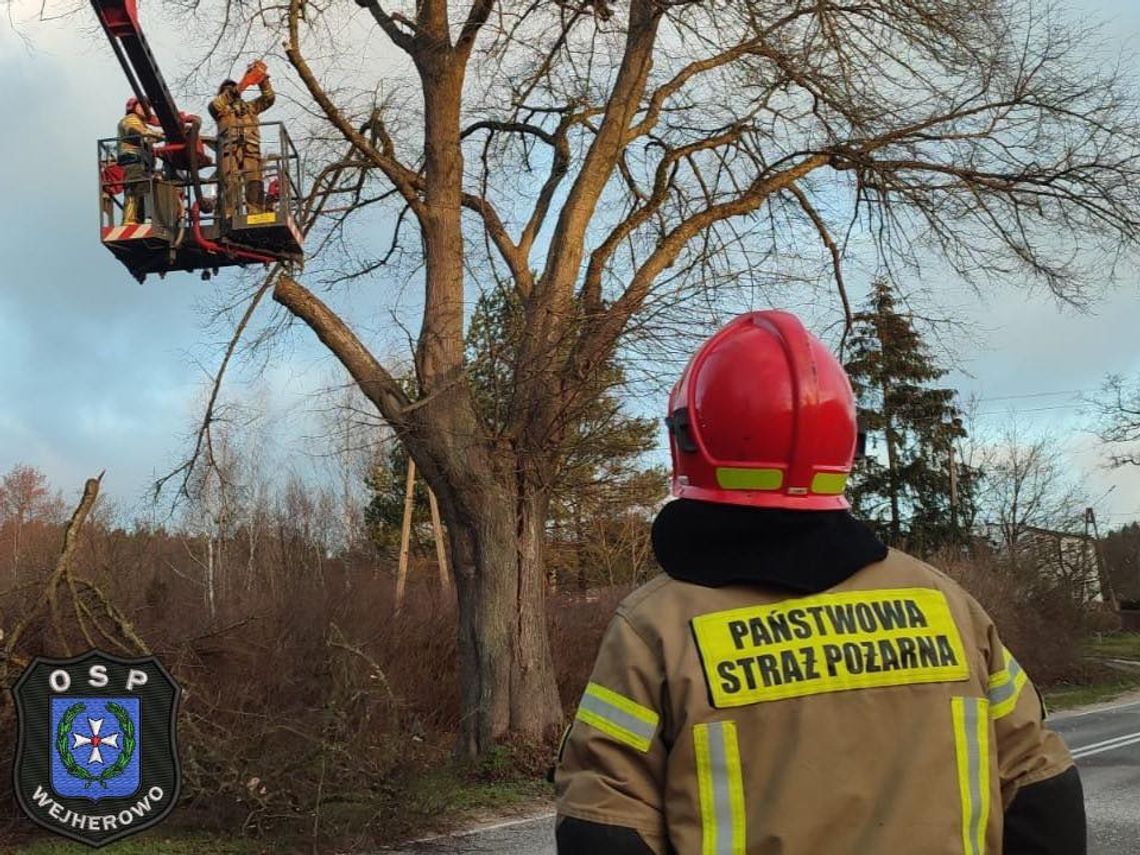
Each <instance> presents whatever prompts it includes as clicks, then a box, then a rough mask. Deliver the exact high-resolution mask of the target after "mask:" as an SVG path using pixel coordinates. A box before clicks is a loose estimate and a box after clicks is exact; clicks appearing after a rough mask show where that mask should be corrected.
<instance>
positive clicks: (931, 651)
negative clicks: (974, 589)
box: [692, 588, 969, 709]
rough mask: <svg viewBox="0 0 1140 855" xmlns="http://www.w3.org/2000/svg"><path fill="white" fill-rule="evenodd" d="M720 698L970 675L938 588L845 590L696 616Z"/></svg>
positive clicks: (759, 698) (750, 698)
mask: <svg viewBox="0 0 1140 855" xmlns="http://www.w3.org/2000/svg"><path fill="white" fill-rule="evenodd" d="M692 626H693V634H694V636H695V637H696V640H697V647H698V648H699V650H700V655H701V661H702V664H703V666H704V671H705V679H706V680H707V681H708V686H709V693H710V695H711V696H712V701H713V706H714V707H716V708H718V709H723V708H725V707H740V706H745V705H747V704H755V703H762V702H764V701H778V700H781V699H784V698H795V697H801V696H804V695H816V694H822V693H824V692H843V691H847V690H850V689H869V688H874V687H880V686H902V685H907V684H910V683H950V682H958V681H961V680H965V679H966V678H967V676H968V675H969V667H968V665H967V662H966V655H965V652H964V650H963V648H962V638H961V636H960V635H959V634H958V628H957V626H956V625H955V623H954V618H953V617H952V616H951V614H950V606H949V604H948V603H947V602H946V597H945V595H943V593H942V592H941V591H937V590H933V589H930V588H897V589H888V590H875V591H848V592H844V593H840V594H819V595H817V596H813V597H802V598H798V599H794V600H785V601H784V602H781V603H775V604H770V605H763V606H748V607H746V608H741V609H731V610H729V611H723V612H711V613H709V614H705V615H698V616H697V617H695V618H693V620H692Z"/></svg>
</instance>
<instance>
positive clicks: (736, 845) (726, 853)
mask: <svg viewBox="0 0 1140 855" xmlns="http://www.w3.org/2000/svg"><path fill="white" fill-rule="evenodd" d="M693 749H694V753H695V754H696V757H697V792H698V795H699V797H700V803H701V855H745V853H744V846H745V824H744V775H743V773H742V771H741V768H740V743H739V742H738V740H737V738H736V723H735V722H731V721H716V722H710V723H708V724H698V725H696V726H694V727H693Z"/></svg>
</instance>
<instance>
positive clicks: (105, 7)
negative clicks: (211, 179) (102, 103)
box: [91, 0, 210, 169]
mask: <svg viewBox="0 0 1140 855" xmlns="http://www.w3.org/2000/svg"><path fill="white" fill-rule="evenodd" d="M91 5H92V6H93V7H94V9H95V14H96V15H97V16H98V17H99V23H100V24H101V25H102V27H103V31H104V32H105V33H106V34H107V40H108V41H110V43H111V48H112V49H113V50H114V51H115V56H116V57H117V58H118V60H119V65H121V66H122V67H123V72H124V73H125V74H126V75H127V80H128V81H129V82H130V84H131V89H132V90H134V93H135V97H136V98H138V99H139V100H140V101H142V102H143V103H144V104H147V105H149V106H150V109H151V111H152V112H153V113H154V115H155V116H156V117H157V119H158V122H159V124H160V125H161V126H162V131H163V133H164V134H165V135H166V144H165V145H164V146H162V148H161V149H160V150H159V154H161V155H162V157H163V158H165V159H166V161H167V162H168V163H170V164H171V165H172V166H174V167H175V168H178V169H192V168H194V167H196V166H203V165H206V164H208V163H209V162H210V159H209V157H208V156H207V155H206V154H205V151H204V148H203V146H202V143H201V141H199V140H198V139H197V130H198V126H199V124H200V120H199V119H198V117H197V116H192V115H189V114H185V113H181V112H179V110H178V107H177V106H176V105H175V103H174V96H173V95H171V94H170V90H169V89H168V88H167V86H166V81H165V80H163V79H162V72H161V71H160V70H159V68H158V63H157V62H156V61H155V58H154V54H152V53H151V51H150V45H148V44H147V41H146V36H144V35H143V31H142V26H141V25H140V24H139V15H138V7H137V5H136V0H91ZM192 150H193V151H194V153H195V155H196V157H195V158H194V161H193V162H192V161H191V157H190V152H191V151H192Z"/></svg>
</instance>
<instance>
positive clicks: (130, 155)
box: [118, 113, 162, 161]
mask: <svg viewBox="0 0 1140 855" xmlns="http://www.w3.org/2000/svg"><path fill="white" fill-rule="evenodd" d="M118 134H119V150H118V156H119V158H120V159H122V160H124V161H127V160H135V161H138V160H140V159H141V158H142V157H143V144H144V141H146V140H160V139H162V133H161V132H160V131H157V130H155V129H154V128H152V127H150V126H149V125H147V123H146V122H144V121H143V120H142V119H140V118H139V117H138V116H137V115H136V114H135V113H127V114H126V115H125V116H123V118H121V119H119V128H118Z"/></svg>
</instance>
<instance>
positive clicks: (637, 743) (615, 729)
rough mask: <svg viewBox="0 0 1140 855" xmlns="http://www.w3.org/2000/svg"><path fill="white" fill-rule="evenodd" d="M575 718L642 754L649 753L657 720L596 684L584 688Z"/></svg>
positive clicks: (632, 702) (621, 696)
mask: <svg viewBox="0 0 1140 855" xmlns="http://www.w3.org/2000/svg"><path fill="white" fill-rule="evenodd" d="M575 718H576V719H577V720H578V721H582V722H585V723H586V724H588V725H591V726H592V727H596V728H597V729H598V730H600V731H601V732H602V733H604V734H606V735H607V736H611V737H613V738H614V739H616V740H617V741H618V742H620V743H622V744H623V745H628V746H630V747H631V748H636V749H637V750H638V751H642V752H644V751H648V750H649V746H650V744H651V743H652V742H653V736H654V734H656V733H657V723H658V721H660V718H659V716H658V715H657V713H655V712H654V711H653V710H651V709H649V708H648V707H643V706H642V705H641V704H639V703H637V702H636V701H631V700H630V699H629V698H627V697H624V696H623V695H619V694H618V693H617V692H615V691H612V690H611V689H607V688H606V687H605V686H599V685H598V684H597V683H590V684H589V685H588V686H586V692H585V694H583V695H582V700H581V702H580V703H579V704H578V713H577V715H576V716H575Z"/></svg>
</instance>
